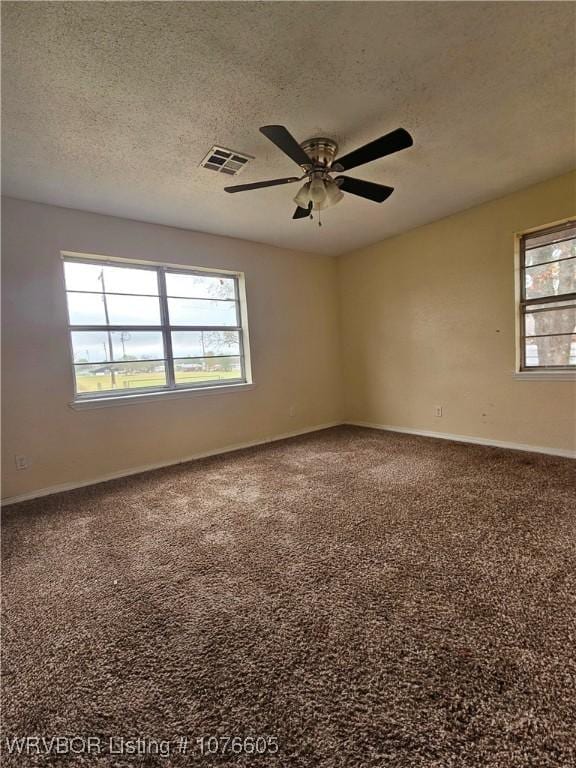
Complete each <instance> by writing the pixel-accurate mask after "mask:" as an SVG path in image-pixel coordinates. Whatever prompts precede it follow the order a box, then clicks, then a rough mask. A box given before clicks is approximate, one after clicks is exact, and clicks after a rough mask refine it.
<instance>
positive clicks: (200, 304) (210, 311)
mask: <svg viewBox="0 0 576 768" xmlns="http://www.w3.org/2000/svg"><path fill="white" fill-rule="evenodd" d="M168 313H169V315H170V323H171V325H232V326H234V325H237V324H238V323H237V319H236V302H235V301H207V300H205V299H168Z"/></svg>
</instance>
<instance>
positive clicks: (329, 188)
mask: <svg viewBox="0 0 576 768" xmlns="http://www.w3.org/2000/svg"><path fill="white" fill-rule="evenodd" d="M343 197H344V192H342V190H341V189H340V187H339V186H338V184H336V182H335V181H333V180H332V179H328V181H327V182H326V197H325V198H324V203H323V206H322V207H323V208H332V206H333V205H336V203H339V202H340V200H342V198H343Z"/></svg>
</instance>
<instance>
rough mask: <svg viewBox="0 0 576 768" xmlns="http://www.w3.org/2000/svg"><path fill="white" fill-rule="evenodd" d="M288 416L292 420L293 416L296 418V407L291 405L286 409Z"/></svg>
mask: <svg viewBox="0 0 576 768" xmlns="http://www.w3.org/2000/svg"><path fill="white" fill-rule="evenodd" d="M288 416H290V418H292V419H293V418H294V416H296V406H295V405H291V406H290V408H288Z"/></svg>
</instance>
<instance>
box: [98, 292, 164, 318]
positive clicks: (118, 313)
mask: <svg viewBox="0 0 576 768" xmlns="http://www.w3.org/2000/svg"><path fill="white" fill-rule="evenodd" d="M105 298H106V305H107V307H108V317H109V319H110V325H160V300H159V299H158V298H156V297H151V296H106V297H105Z"/></svg>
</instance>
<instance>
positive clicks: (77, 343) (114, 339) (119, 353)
mask: <svg viewBox="0 0 576 768" xmlns="http://www.w3.org/2000/svg"><path fill="white" fill-rule="evenodd" d="M110 347H111V348H112V356H111V355H110ZM72 348H73V350H74V362H75V363H102V362H107V361H108V362H110V361H112V360H116V361H121V360H159V359H163V358H164V344H163V340H162V333H161V332H160V331H111V332H108V331H73V333H72Z"/></svg>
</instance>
